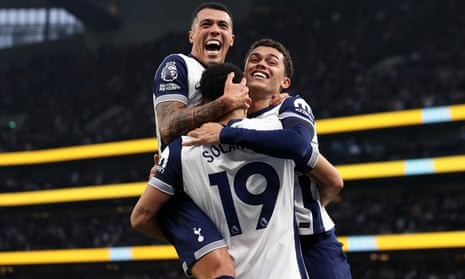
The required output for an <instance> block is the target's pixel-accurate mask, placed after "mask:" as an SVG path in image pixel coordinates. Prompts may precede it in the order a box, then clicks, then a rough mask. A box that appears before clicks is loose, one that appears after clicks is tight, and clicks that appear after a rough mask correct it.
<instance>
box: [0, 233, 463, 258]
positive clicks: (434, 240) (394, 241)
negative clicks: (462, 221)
mask: <svg viewBox="0 0 465 279" xmlns="http://www.w3.org/2000/svg"><path fill="white" fill-rule="evenodd" d="M357 237H360V236H357ZM362 237H364V236H362ZM365 237H373V238H374V240H375V242H376V243H377V245H376V246H377V248H374V249H373V250H374V251H393V250H418V249H449V248H460V247H465V231H451V232H432V233H411V234H393V235H377V236H365ZM349 238H351V236H341V237H338V240H339V241H340V242H341V243H342V244H343V250H344V251H345V252H354V250H351V249H350V247H349ZM111 249H118V247H115V248H88V249H63V250H42V251H14V252H0V266H1V265H29V264H60V263H83V262H109V261H111V259H110V250H111ZM127 249H128V250H129V252H130V255H129V257H130V258H129V259H127V260H128V261H140V260H175V259H178V256H177V254H176V250H175V249H174V247H172V246H171V245H154V246H135V247H128V248H127ZM354 249H355V248H354Z"/></svg>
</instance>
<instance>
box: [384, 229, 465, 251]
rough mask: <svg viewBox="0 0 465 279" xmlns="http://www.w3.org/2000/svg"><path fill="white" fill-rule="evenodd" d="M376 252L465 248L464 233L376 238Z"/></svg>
mask: <svg viewBox="0 0 465 279" xmlns="http://www.w3.org/2000/svg"><path fill="white" fill-rule="evenodd" d="M376 238H377V242H378V250H381V251H382V250H412V249H413V250H415V249H435V248H456V247H465V232H464V231H458V232H438V233H411V234H399V235H380V236H377V237H376Z"/></svg>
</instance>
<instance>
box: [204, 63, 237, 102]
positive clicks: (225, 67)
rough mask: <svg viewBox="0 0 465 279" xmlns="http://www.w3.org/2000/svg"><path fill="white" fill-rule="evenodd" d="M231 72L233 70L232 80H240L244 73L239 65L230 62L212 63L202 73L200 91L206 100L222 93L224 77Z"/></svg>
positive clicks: (217, 96) (215, 97) (210, 99)
mask: <svg viewBox="0 0 465 279" xmlns="http://www.w3.org/2000/svg"><path fill="white" fill-rule="evenodd" d="M231 72H234V78H233V82H234V83H239V82H241V80H242V78H243V77H244V73H243V72H242V70H241V69H240V68H239V67H237V66H236V65H234V64H231V63H222V64H215V65H212V66H210V67H208V68H207V69H206V70H205V71H204V72H203V73H202V77H201V78H200V92H201V93H202V97H203V98H204V100H205V101H206V102H211V101H213V100H216V99H217V98H219V97H221V96H222V95H223V92H224V84H225V83H226V78H227V76H228V74H229V73H231Z"/></svg>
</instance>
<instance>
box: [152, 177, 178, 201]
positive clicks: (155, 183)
mask: <svg viewBox="0 0 465 279" xmlns="http://www.w3.org/2000/svg"><path fill="white" fill-rule="evenodd" d="M149 185H150V186H152V187H155V188H157V189H158V190H160V191H162V192H163V193H166V194H168V195H171V196H172V195H174V194H175V190H174V187H173V186H171V185H169V184H168V183H165V182H163V181H161V180H160V179H158V178H156V177H155V176H153V177H151V178H150V180H149Z"/></svg>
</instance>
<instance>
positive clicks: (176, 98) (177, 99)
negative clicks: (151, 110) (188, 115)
mask: <svg viewBox="0 0 465 279" xmlns="http://www.w3.org/2000/svg"><path fill="white" fill-rule="evenodd" d="M173 101H174V102H180V103H183V104H185V105H187V102H188V100H187V98H186V96H183V95H181V94H170V95H162V96H159V97H157V98H155V106H156V105H158V104H160V103H163V102H173Z"/></svg>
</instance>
